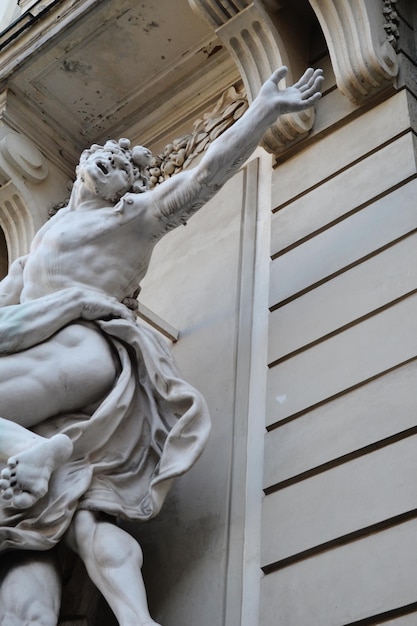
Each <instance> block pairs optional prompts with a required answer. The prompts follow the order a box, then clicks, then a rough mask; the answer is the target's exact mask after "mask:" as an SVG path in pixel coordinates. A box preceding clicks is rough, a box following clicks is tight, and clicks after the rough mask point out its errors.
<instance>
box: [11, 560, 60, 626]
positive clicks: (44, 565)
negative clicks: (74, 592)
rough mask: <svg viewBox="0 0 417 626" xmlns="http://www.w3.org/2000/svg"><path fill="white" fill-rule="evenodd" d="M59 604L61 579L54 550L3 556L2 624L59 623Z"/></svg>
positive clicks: (35, 625) (48, 625) (53, 625)
mask: <svg viewBox="0 0 417 626" xmlns="http://www.w3.org/2000/svg"><path fill="white" fill-rule="evenodd" d="M60 603H61V581H60V576H59V572H58V568H57V565H56V562H55V558H54V554H53V553H52V552H51V551H48V552H24V551H21V550H19V551H18V552H9V553H7V554H5V555H3V556H2V558H1V576H0V626H56V624H57V622H58V615H59V606H60Z"/></svg>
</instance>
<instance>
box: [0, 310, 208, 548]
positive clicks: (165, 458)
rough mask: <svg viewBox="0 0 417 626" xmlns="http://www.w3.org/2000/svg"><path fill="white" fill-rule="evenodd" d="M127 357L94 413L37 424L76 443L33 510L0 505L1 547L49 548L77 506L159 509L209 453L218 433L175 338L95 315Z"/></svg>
mask: <svg viewBox="0 0 417 626" xmlns="http://www.w3.org/2000/svg"><path fill="white" fill-rule="evenodd" d="M95 323H96V324H97V326H98V327H99V328H100V329H101V332H102V333H103V334H104V335H105V336H106V337H107V339H108V341H109V342H110V343H111V345H112V347H113V349H114V350H115V352H116V353H117V355H118V358H119V360H120V373H119V375H118V377H117V380H116V382H115V384H114V386H113V389H112V390H111V391H110V393H109V394H108V395H107V396H106V397H105V398H104V399H103V400H102V402H101V403H100V404H99V406H98V407H97V408H96V410H94V412H93V413H92V414H91V415H90V414H87V413H73V414H68V415H67V414H66V415H60V416H58V417H53V418H50V419H48V420H46V421H45V422H43V423H41V424H40V425H39V426H37V427H36V429H33V430H36V432H37V433H38V434H40V435H42V436H45V437H51V436H53V435H54V434H56V433H64V434H66V435H67V436H68V437H70V438H71V440H72V441H73V444H74V450H73V453H72V455H71V457H70V459H69V460H68V461H67V462H66V463H64V464H63V465H62V466H60V467H59V468H58V469H57V470H56V471H55V472H54V473H53V474H52V476H51V480H50V483H49V490H48V493H47V494H46V495H45V496H44V497H43V498H41V499H40V500H38V502H36V503H35V505H33V506H32V507H31V508H29V509H26V510H24V511H18V510H16V509H13V508H11V507H8V506H7V503H6V504H4V503H3V504H2V505H1V506H0V551H4V550H8V549H25V550H28V549H29V550H48V549H50V548H52V547H53V546H54V545H55V544H56V543H58V542H59V541H60V539H61V538H62V536H63V534H64V533H65V531H66V530H67V529H68V527H69V525H70V523H71V520H72V517H73V515H74V513H75V512H76V510H77V509H88V510H93V511H101V512H103V513H107V514H110V515H113V516H120V517H122V518H125V519H129V520H132V521H135V520H137V521H140V520H148V519H150V518H152V517H154V516H155V515H156V514H157V513H158V512H159V510H160V509H161V506H162V504H163V502H164V499H165V496H166V494H167V492H168V490H169V487H170V485H171V484H172V481H173V479H174V478H175V477H176V476H180V475H181V474H183V473H184V472H186V471H187V470H188V469H189V468H190V467H191V466H192V465H193V463H194V462H195V461H196V460H197V459H198V457H199V456H200V454H201V452H202V451H203V448H204V445H205V443H206V441H207V438H208V435H209V431H210V420H209V416H208V411H207V407H206V404H205V402H204V400H203V398H202V397H201V395H200V394H199V393H198V392H197V391H196V390H195V389H194V388H193V387H192V386H191V385H189V384H188V383H186V382H185V381H183V380H182V379H181V377H180V376H179V374H178V372H177V369H176V366H175V364H174V362H173V358H172V356H171V354H170V351H169V350H168V347H167V346H166V344H165V342H164V341H163V340H162V339H161V338H160V337H159V336H158V335H157V333H156V332H155V331H153V330H151V329H149V328H147V327H145V326H143V325H138V324H134V323H132V322H129V321H126V320H120V319H117V320H116V319H115V320H110V321H97V322H95Z"/></svg>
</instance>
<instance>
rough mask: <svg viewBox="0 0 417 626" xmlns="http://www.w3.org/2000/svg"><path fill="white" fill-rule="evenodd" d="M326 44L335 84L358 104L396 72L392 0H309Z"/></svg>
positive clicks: (395, 28) (383, 86)
mask: <svg viewBox="0 0 417 626" xmlns="http://www.w3.org/2000/svg"><path fill="white" fill-rule="evenodd" d="M309 1H310V4H311V6H312V8H313V10H314V12H315V13H316V16H317V19H318V20H319V22H320V25H321V28H322V30H323V33H324V36H325V38H326V41H327V46H328V48H329V53H330V58H331V60H332V65H333V69H334V72H335V75H336V82H337V86H338V88H339V89H340V91H341V92H342V93H343V94H344V95H345V96H346V97H347V98H349V100H351V101H352V102H354V103H356V104H360V103H361V102H363V101H364V100H366V99H368V98H369V97H371V96H373V95H374V94H375V93H377V92H378V91H380V90H381V89H383V88H385V87H387V86H388V85H389V84H390V83H392V80H393V78H394V77H395V76H396V75H397V73H398V61H397V55H396V52H395V45H396V40H397V37H398V29H397V26H396V24H397V21H398V16H397V13H396V11H395V8H394V7H395V3H396V0H355V2H346V0H309Z"/></svg>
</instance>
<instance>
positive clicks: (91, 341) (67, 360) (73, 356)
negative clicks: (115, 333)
mask: <svg viewBox="0 0 417 626" xmlns="http://www.w3.org/2000/svg"><path fill="white" fill-rule="evenodd" d="M116 375H117V362H116V360H115V357H114V354H113V352H112V349H111V347H110V345H109V343H108V342H107V340H106V339H105V337H104V336H103V335H102V334H101V333H100V332H99V331H98V330H97V329H96V328H95V327H93V326H92V325H87V324H71V325H69V326H67V327H66V328H64V329H63V330H61V331H59V332H58V333H56V334H55V335H54V336H53V337H51V338H50V339H49V340H47V341H45V342H43V343H41V344H39V345H37V346H34V347H32V348H29V349H28V350H24V351H22V352H18V353H16V354H12V355H7V356H3V357H0V417H4V418H6V419H9V420H12V421H14V422H17V423H19V424H21V425H22V426H25V427H30V426H34V425H35V424H38V423H39V422H41V421H43V420H44V419H46V418H48V417H51V416H53V415H57V414H58V413H62V412H64V411H72V410H77V409H81V408H83V407H85V406H87V405H88V404H91V403H92V402H96V401H97V400H100V399H101V398H102V397H103V396H104V395H105V394H106V393H108V391H109V390H110V389H111V387H112V385H113V383H114V380H115V378H116Z"/></svg>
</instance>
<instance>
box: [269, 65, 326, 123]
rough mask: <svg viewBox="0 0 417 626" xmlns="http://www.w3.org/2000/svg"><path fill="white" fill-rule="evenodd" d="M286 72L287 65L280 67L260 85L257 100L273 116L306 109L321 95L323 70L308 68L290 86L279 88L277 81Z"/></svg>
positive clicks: (283, 76)
mask: <svg viewBox="0 0 417 626" xmlns="http://www.w3.org/2000/svg"><path fill="white" fill-rule="evenodd" d="M287 73H288V68H287V67H285V66H284V67H280V68H279V69H278V70H276V71H275V72H274V73H273V74H272V76H271V77H270V78H269V79H268V80H267V81H266V82H265V83H264V84H263V85H262V88H261V90H260V92H259V96H258V98H259V100H261V101H263V104H264V106H265V107H267V108H268V109H270V110H271V115H272V114H273V115H274V117H277V116H278V115H282V114H283V113H294V112H298V111H303V110H304V109H308V108H310V107H311V106H313V104H314V103H315V102H317V100H318V99H319V98H320V97H321V86H322V83H323V71H322V70H320V69H318V70H314V69H313V68H311V67H310V68H309V69H308V70H306V71H305V72H304V74H303V75H302V77H301V78H300V79H299V80H298V81H297V82H296V83H295V84H294V85H291V86H290V87H287V88H286V89H280V88H279V87H278V83H279V82H280V80H281V79H283V78H285V76H286V75H287Z"/></svg>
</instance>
